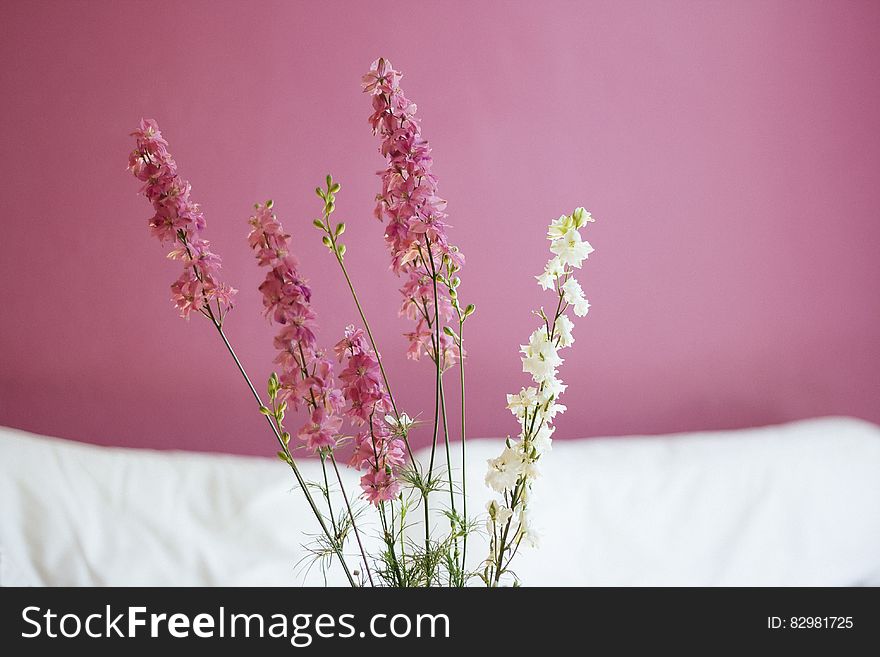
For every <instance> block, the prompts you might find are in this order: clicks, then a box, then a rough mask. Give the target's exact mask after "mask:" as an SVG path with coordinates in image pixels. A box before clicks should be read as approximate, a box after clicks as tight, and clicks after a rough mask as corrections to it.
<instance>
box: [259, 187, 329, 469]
mask: <svg viewBox="0 0 880 657" xmlns="http://www.w3.org/2000/svg"><path fill="white" fill-rule="evenodd" d="M255 210H256V211H255V213H254V215H253V216H251V217H250V218H249V219H248V224H249V225H250V227H251V231H250V234H249V235H248V245H249V246H250V247H251V249H253V251H254V253H255V254H256V257H257V263H258V264H259V266H261V267H265V268H267V269H268V270H269V271H268V272H266V278H265V280H264V281H263V282H262V283H261V284H260V287H259V290H260V292H261V293H262V295H263V306H264V307H265V308H266V314H267V316H268V317H270V318H271V320H272V321H273V322H274V323H275V324H278V325H279V326H280V329H279V331H278V333H277V334H276V336H275V339H274V345H275V348H276V349H277V350H278V355H277V356H276V357H275V362H276V363H277V364H278V365H280V367H281V373H280V374H279V376H278V380H279V382H280V384H281V389H280V391H279V396H280V397H281V398H282V399H284V400H286V401H288V402H289V403H290V405H291V406H293V408H299V407H300V406H305V407H306V408H307V409H308V410H309V413H310V419H309V421H308V422H306V423H305V424H304V425H303V426H302V427H301V428H300V429H299V431H298V432H297V438H299V440H301V441H302V442H303V443H304V444H305V446H306V447H307V448H308V449H309V450H310V451H318V450H322V449H327V448H331V449H332V448H334V447H336V441H337V436H338V434H339V430H340V429H341V427H342V416H341V415H340V411H341V410H342V407H343V405H344V400H343V396H342V391H341V390H339V388H337V387H336V382H335V379H334V376H333V363H332V362H331V361H330V360H328V359H327V358H325V356H324V352H323V351H320V350H318V348H317V337H316V336H315V312H314V311H313V310H312V307H311V300H312V291H311V288H309V285H308V282H307V281H306V279H305V278H303V277H302V275H301V274H300V273H299V264H298V262H297V260H296V258H294V257H293V255H291V248H290V235H288V234H286V233H285V232H284V229H283V227H282V226H281V223H280V222H279V221H278V218H277V217H276V216H275V213H274V212H272V204H271V202H267V203H258V204H257V205H256V208H255Z"/></svg>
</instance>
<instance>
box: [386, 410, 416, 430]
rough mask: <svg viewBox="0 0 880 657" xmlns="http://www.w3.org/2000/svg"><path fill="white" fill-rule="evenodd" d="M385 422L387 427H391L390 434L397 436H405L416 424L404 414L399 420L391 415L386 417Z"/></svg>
mask: <svg viewBox="0 0 880 657" xmlns="http://www.w3.org/2000/svg"><path fill="white" fill-rule="evenodd" d="M385 421H386V422H387V423H388V426H390V427H391V432H392V433H393V434H395V435H398V436H406V434H407V433H408V432H409V430H410V428H412V425H414V424H415V423H416V421H415V420H413V419H412V418H411V417H410V416H409V415H407V414H406V413H401V414H400V417H399V418H396V417H394V416H393V415H386V416H385Z"/></svg>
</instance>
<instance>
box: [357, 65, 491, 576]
mask: <svg viewBox="0 0 880 657" xmlns="http://www.w3.org/2000/svg"><path fill="white" fill-rule="evenodd" d="M402 77H403V76H402V75H401V73H400V72H399V71H397V70H395V69H394V67H393V66H392V65H391V63H390V62H389V61H388V60H386V59H384V58H380V59H377V60H376V61H375V62H373V65H372V66H371V68H370V71H369V72H368V73H367V74H366V75H364V77H363V87H364V91H365V92H366V93H368V94H370V95H371V97H372V103H373V113H372V115H371V116H370V119H369V122H370V125H371V127H372V129H373V133H374V134H376V135H378V136H379V137H380V148H379V151H380V153H381V154H382V155H383V156H384V157H385V159H386V168H385V169H384V170H383V171H382V172H380V174H379V175H380V177H381V181H382V185H381V191H380V193H379V194H378V195H377V197H376V207H375V216H376V218H377V219H379V220H380V221H383V222H384V224H385V242H386V245H387V247H388V250H389V253H390V256H391V269H392V270H393V271H394V272H395V273H396V274H397V275H399V276H400V277H402V278H403V279H404V284H403V286H402V287H401V288H400V292H401V295H402V297H403V301H402V304H401V307H400V315H401V316H405V317H407V318H408V319H410V320H412V321H413V322H415V326H414V327H413V330H411V331H409V332H407V333H406V334H405V337H406V338H407V342H408V348H407V356H408V357H409V358H411V359H413V360H419V359H420V358H421V357H422V356H423V355H426V356H428V357H429V358H430V359H431V361H433V363H434V368H435V392H434V421H433V431H432V440H431V456H430V460H429V463H428V468H427V471H426V473H425V476H424V478H425V480H426V482H428V483H430V482H431V480H432V477H433V472H434V466H435V455H436V449H437V440H438V435H439V430H440V428H441V427H442V430H443V442H444V448H445V453H446V483H447V486H448V490H449V505H450V506H449V509H448V510H447V512H446V513H447V516H448V517H449V519H450V531H451V533H452V534H453V535H454V536H453V538H454V544H455V552H456V554H455V555H454V559H455V562H456V563H457V564H458V571H459V572H458V576H459V581H461V579H462V576H463V573H464V572H465V570H466V568H465V561H464V556H463V554H462V553H458V540H457V535H458V534H462V535H463V534H466V533H467V530H466V527H465V525H466V523H467V521H466V519H465V518H466V514H465V515H464V516H460V515H459V514H458V513H457V511H456V505H455V498H456V495H455V486H454V482H453V467H452V455H451V447H450V437H449V431H450V427H449V423H448V418H447V416H446V395H445V390H444V383H443V373H444V372H445V371H447V370H448V369H449V368H451V367H453V366H454V365H455V364H456V362H457V361H459V360H462V365H461V366H462V367H463V356H464V349H463V346H462V342H461V339H460V334H461V324H462V323H463V322H464V320H465V319H466V318H467V317H468V316H469V315H470V314H471V313H473V311H474V307H473V306H467V307H466V308H462V307H461V305H460V304H459V301H458V290H457V288H458V286H459V285H460V282H461V281H460V279H459V278H458V276H457V272H458V271H459V270H460V269H461V266H462V265H463V264H464V256H463V254H462V253H461V251H460V250H459V249H458V247H456V246H454V245H452V244H451V243H450V242H449V238H448V236H447V232H446V228H447V227H448V226H447V224H446V223H445V219H446V217H447V215H446V212H445V209H446V201H445V200H444V199H442V198H441V197H440V196H439V194H438V192H437V179H436V177H435V176H434V174H433V173H432V171H431V168H432V166H433V159H432V157H431V149H430V146H429V145H428V142H427V141H426V140H425V139H424V137H423V136H422V133H421V129H420V126H419V118H418V117H417V116H416V109H417V108H416V105H415V103H413V102H412V101H410V100H409V99H408V98H407V97H406V96H405V95H404V93H403V90H402V89H401V87H400V80H401V78H402ZM453 318H455V319H456V320H457V321H458V329H459V331H458V333H456V332H455V331H454V330H453V328H452V327H450V326H449V325H448V323H449V322H451V321H452V320H453ZM462 375H463V372H462ZM463 394H464V392H463V388H462V396H463ZM463 406H464V405H463V404H462V407H463ZM463 427H464V423H463V422H462V428H463ZM461 440H462V442H464V431H463V430H462V435H461ZM462 463H463V462H462ZM431 488H432V487H431V486H430V485H425V487H424V489H425V492H424V495H423V504H424V515H425V533H426V549H427V545H428V542H429V540H428V534H429V533H430V526H429V523H430V513H429V507H428V496H429V494H430V490H431ZM463 504H465V503H464V502H463Z"/></svg>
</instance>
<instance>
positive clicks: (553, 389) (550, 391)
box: [541, 376, 568, 402]
mask: <svg viewBox="0 0 880 657" xmlns="http://www.w3.org/2000/svg"><path fill="white" fill-rule="evenodd" d="M543 383H544V387H543V388H542V389H541V397H542V398H543V399H544V401H545V402H546V401H547V400H549V399H550V398H551V397H552V398H553V399H559V395H561V394H562V393H563V392H565V390H566V388H568V386H567V385H565V384H564V383H563V382H562V381H560V380H559V379H557V378H556V377H555V376H554V377H552V378H549V379H545V380H544V382H543Z"/></svg>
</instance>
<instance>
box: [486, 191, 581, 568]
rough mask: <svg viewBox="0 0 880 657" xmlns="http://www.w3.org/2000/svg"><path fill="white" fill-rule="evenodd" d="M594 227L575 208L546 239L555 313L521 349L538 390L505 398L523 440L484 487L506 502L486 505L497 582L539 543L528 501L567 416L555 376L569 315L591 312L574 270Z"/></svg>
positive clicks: (514, 443)
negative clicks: (584, 234) (516, 557)
mask: <svg viewBox="0 0 880 657" xmlns="http://www.w3.org/2000/svg"><path fill="white" fill-rule="evenodd" d="M592 221H593V218H592V216H591V215H590V213H589V212H587V211H586V210H584V209H583V208H577V209H576V210H575V211H574V212H573V213H572V214H570V215H563V216H561V217H559V219H556V220H555V221H553V222H552V223H551V224H550V228H549V231H548V234H547V236H548V239H549V240H550V251H551V252H552V253H553V254H554V255H553V257H552V258H551V259H550V261H549V262H548V263H547V265H546V267H545V268H544V272H543V273H542V274H540V275H538V276H536V278H537V280H538V284H539V285H540V286H541V287H542V288H543V289H545V290H549V289H551V288H552V289H553V290H554V291H555V292H556V296H557V305H556V311H555V313H554V314H553V316H552V317H551V316H548V315H547V314H545V312H544V310H543V309H541V311H540V312H539V313H538V315H539V317H541V319H542V320H543V321H542V324H541V326H539V327H538V328H537V329H535V331H534V332H533V333H532V334H531V336H530V337H529V342H528V344H526V345H522V347H521V352H522V366H523V372H525V373H527V374H529V375H531V377H532V381H533V382H534V385H532V386H529V387H523V388H522V389H521V390H520V391H519V392H518V393H517V394H514V395H508V396H507V408H508V409H510V411H511V413H513V415H514V417H516V418H517V420H519V423H520V434H519V436H518V438H517V439H516V440H512V439H509V438H508V440H507V443H506V445H505V448H504V450H503V451H502V453H501V454H500V455H499V456H498V457H497V458H494V459H489V461H488V464H489V469H488V472H487V474H486V484H487V485H488V486H489V487H490V488H491V489H492V490H494V491H495V492H497V493H500V494H501V496H502V499H501V500H493V501H491V502H490V503H489V505H488V511H489V520H488V529H489V532H490V555H489V560H488V561H489V563H490V567H491V568H493V569H494V570H493V573H494V576H495V578H496V582H497V578H498V577H500V575H501V574H503V570H504V566H503V565H502V563H503V559H504V554H505V552H507V551H510V550H511V549H513V550H515V549H516V546H518V545H519V544H520V543H521V542H525V543H526V544H535V543H536V540H537V536H536V534H535V532H534V530H533V529H532V528H531V526H530V525H529V521H528V496H529V494H530V491H531V483H532V481H533V480H534V479H535V478H536V477H537V475H538V470H537V461H538V460H539V459H540V458H541V455H542V454H544V453H546V452H548V451H549V450H550V448H551V444H552V439H551V437H552V435H553V432H554V430H555V428H554V426H553V422H554V419H555V417H556V415H558V414H559V413H563V412H564V411H565V406H563V405H562V404H560V403H559V401H558V400H559V397H560V395H562V393H563V392H565V389H566V386H565V384H564V383H562V381H560V380H559V378H558V376H557V374H558V368H559V366H560V365H561V364H562V361H563V359H562V358H561V357H560V356H559V351H560V350H561V349H564V348H566V347H570V346H571V345H572V344H573V343H574V337H573V336H572V332H571V331H572V327H573V322H572V321H571V319H570V318H569V317H568V315H566V311H567V310H568V308H569V307H571V308H572V310H573V311H574V313H575V314H576V315H577V316H579V317H583V316H584V315H586V314H587V312H588V311H589V308H590V304H589V302H588V301H587V300H586V298H585V297H584V293H583V290H582V289H581V286H580V284H579V283H578V281H577V280H576V279H575V278H574V269H580V267H581V265H582V263H583V261H584V260H586V259H587V257H588V256H589V254H590V253H592V252H593V247H592V246H590V244H589V242H586V241H584V240H582V239H581V234H580V229H581V228H583V227H585V226H586V225H587V223H589V222H592Z"/></svg>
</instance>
